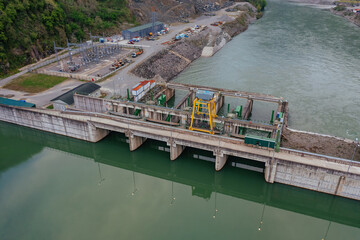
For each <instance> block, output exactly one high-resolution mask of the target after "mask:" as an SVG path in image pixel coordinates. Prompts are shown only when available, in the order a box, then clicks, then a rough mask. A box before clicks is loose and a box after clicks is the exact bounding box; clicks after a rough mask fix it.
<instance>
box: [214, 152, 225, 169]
mask: <svg viewBox="0 0 360 240" xmlns="http://www.w3.org/2000/svg"><path fill="white" fill-rule="evenodd" d="M214 155H215V157H216V160H215V170H216V171H220V170H221V169H222V168H223V167H224V165H225V163H226V161H227V159H228V155H226V154H224V153H222V152H221V151H214Z"/></svg>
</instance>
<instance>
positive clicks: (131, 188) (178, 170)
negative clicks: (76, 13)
mask: <svg viewBox="0 0 360 240" xmlns="http://www.w3.org/2000/svg"><path fill="white" fill-rule="evenodd" d="M359 39H360V33H359V29H358V28H356V27H354V26H352V25H351V24H350V23H348V22H346V21H345V20H343V19H341V18H339V17H335V16H332V15H330V14H329V13H327V12H324V11H322V10H318V9H312V8H308V7H303V6H302V7H299V6H296V5H289V4H286V3H281V2H275V1H271V2H270V4H269V7H268V9H267V12H266V14H265V16H264V18H263V19H261V20H260V21H258V22H257V23H255V24H254V25H252V26H251V27H250V28H249V30H248V31H246V32H245V33H243V34H241V35H240V36H238V37H236V38H235V39H234V40H233V41H231V42H230V43H229V44H227V45H226V46H225V48H224V49H223V50H221V51H220V52H218V53H217V54H216V55H215V56H214V57H212V58H208V59H200V60H198V61H196V62H194V63H193V64H192V65H191V67H190V68H189V69H188V70H187V71H185V72H184V73H183V74H181V75H180V76H179V78H178V79H177V81H181V82H191V83H195V84H207V85H215V86H217V87H224V88H231V89H239V90H246V91H255V92H265V93H270V94H273V95H276V96H284V97H285V98H287V99H288V100H289V101H290V107H291V119H290V120H291V121H290V125H291V126H292V127H294V128H298V129H304V130H311V131H317V132H324V133H330V134H336V135H339V136H346V137H353V136H355V135H356V134H357V135H358V134H359V130H358V129H359V119H360V118H359V112H360V111H359V108H360V104H359V87H358V85H359V69H357V67H359V66H360V64H359V63H360V62H359V58H358V57H359V56H360V55H359V53H360V52H359V46H360V43H359ZM233 104H236V103H233ZM255 106H258V109H260V110H255V112H254V114H253V118H256V119H263V120H266V119H267V120H269V118H270V113H269V112H268V110H267V108H266V107H264V106H262V105H255ZM270 112H271V111H270ZM168 151H169V149H168V146H167V145H166V144H165V143H161V142H156V141H151V140H147V141H146V142H145V144H144V145H143V146H141V148H140V149H138V150H137V151H134V152H130V151H129V147H128V144H127V143H126V138H125V136H124V135H122V134H117V133H112V134H110V135H109V136H108V137H107V138H105V139H104V140H102V141H100V142H98V143H96V144H93V143H87V142H84V141H79V140H75V139H71V138H67V137H63V136H58V135H54V134H49V133H45V132H40V131H36V130H32V129H28V128H24V127H19V126H15V125H11V124H7V123H2V122H0V239H4V240H20V239H21V240H27V239H29V240H30V239H46V240H49V239H51V240H52V239H56V240H57V239H59V240H64V239H79V240H80V239H81V240H92V239H94V240H95V239H106V240H112V239H156V240H158V239H254V240H260V239H261V240H304V239H306V240H312V239H314V240H320V239H326V240H339V239H341V240H355V239H359V236H360V214H359V213H360V204H359V202H358V201H354V200H349V199H344V198H338V197H334V196H330V195H327V194H321V193H317V192H313V191H308V190H304V189H300V188H295V187H290V186H286V185H282V184H276V183H275V184H268V183H266V182H265V181H264V176H263V172H262V171H263V168H264V165H263V164H261V163H260V164H259V163H256V162H252V161H247V160H245V159H238V158H229V160H228V164H227V165H226V166H225V167H224V169H223V170H222V171H220V172H216V171H215V170H214V167H215V166H214V165H215V164H214V162H213V161H214V156H213V155H212V153H210V152H203V151H199V150H195V149H189V148H187V149H186V150H185V151H184V153H183V154H182V155H181V156H180V157H179V158H178V159H177V160H176V161H170V160H169V152H168ZM240 167H242V168H240ZM243 167H246V169H243Z"/></svg>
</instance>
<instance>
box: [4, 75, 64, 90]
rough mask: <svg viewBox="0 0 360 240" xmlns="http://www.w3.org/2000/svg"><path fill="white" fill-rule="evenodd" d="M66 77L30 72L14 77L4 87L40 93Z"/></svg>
mask: <svg viewBox="0 0 360 240" xmlns="http://www.w3.org/2000/svg"><path fill="white" fill-rule="evenodd" d="M65 79H67V78H64V77H57V76H50V75H45V74H33V73H28V74H25V75H22V76H20V77H18V78H16V79H14V80H13V81H11V82H10V83H8V84H6V85H5V86H4V88H7V89H11V90H16V91H23V92H29V93H38V92H41V91H44V90H47V89H49V88H51V87H53V86H55V85H57V84H59V83H61V82H63V81H64V80H65Z"/></svg>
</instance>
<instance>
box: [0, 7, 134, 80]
mask: <svg viewBox="0 0 360 240" xmlns="http://www.w3.org/2000/svg"><path fill="white" fill-rule="evenodd" d="M135 21H136V20H135V18H134V16H132V15H131V13H130V10H129V8H128V7H127V1H126V0H82V1H75V0H22V1H21V0H0V77H1V76H2V75H4V74H6V73H8V72H9V71H11V70H14V69H16V68H17V67H19V66H22V65H24V64H28V63H31V62H34V60H36V59H39V58H42V57H45V56H46V55H49V54H51V53H53V41H56V43H57V44H58V45H63V46H64V45H65V43H66V38H68V39H69V40H70V41H73V42H75V41H80V40H85V39H86V38H88V36H89V34H90V31H92V33H93V34H102V33H103V32H105V33H109V34H110V33H115V32H118V31H116V30H117V29H118V28H119V27H120V26H121V24H123V23H135Z"/></svg>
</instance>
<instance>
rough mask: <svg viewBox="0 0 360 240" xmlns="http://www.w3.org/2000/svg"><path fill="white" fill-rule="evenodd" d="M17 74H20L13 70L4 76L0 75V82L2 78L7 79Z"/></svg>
mask: <svg viewBox="0 0 360 240" xmlns="http://www.w3.org/2000/svg"><path fill="white" fill-rule="evenodd" d="M19 72H20V71H19V70H17V69H14V70H12V71H9V72H7V73H6V74H2V75H1V74H0V80H1V79H4V78H7V77H10V76H11V75H14V74H17V73H19Z"/></svg>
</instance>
